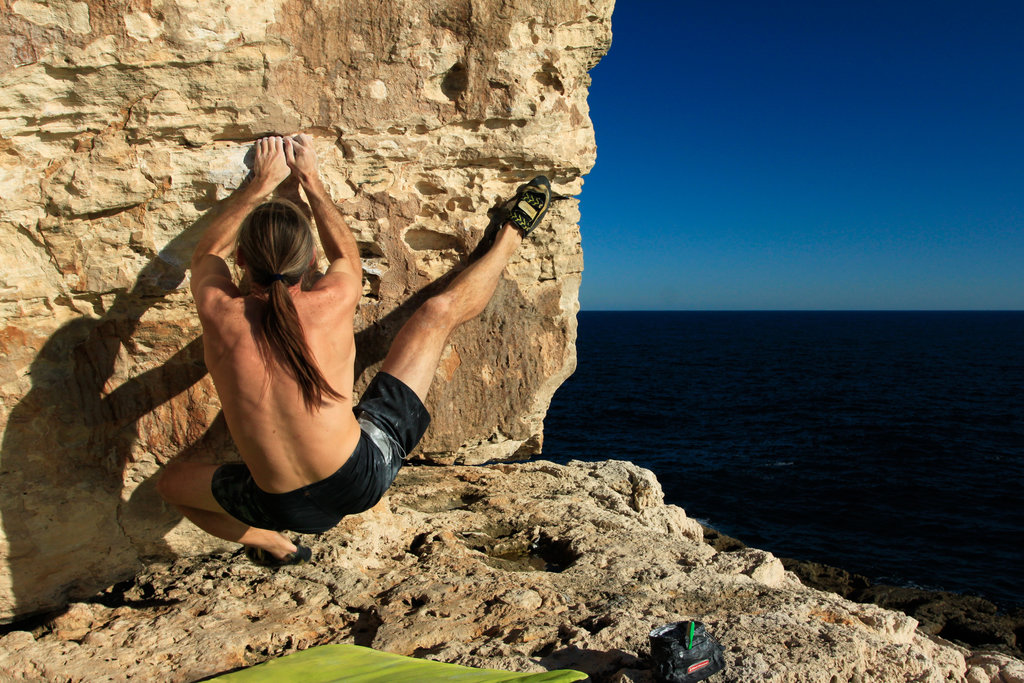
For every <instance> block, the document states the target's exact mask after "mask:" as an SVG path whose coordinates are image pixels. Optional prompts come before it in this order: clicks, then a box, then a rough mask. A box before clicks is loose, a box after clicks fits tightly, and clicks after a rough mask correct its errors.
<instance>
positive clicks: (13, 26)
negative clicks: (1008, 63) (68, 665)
mask: <svg viewBox="0 0 1024 683" xmlns="http://www.w3.org/2000/svg"><path fill="white" fill-rule="evenodd" d="M611 10H612V0H525V1H524V2H517V3H513V4H510V3H504V2H499V1H498V0H385V1H382V2H377V3H369V4H367V3H357V2H351V1H347V0H346V1H343V2H328V1H327V0H254V1H252V2H244V3H239V2H227V1H226V0H209V1H204V2H197V1H195V0H160V1H159V2H141V3H137V2H128V1H127V0H112V1H111V0H103V1H100V0H89V1H88V2H86V1H77V0H50V1H48V2H37V1H35V0H15V1H13V2H12V1H11V0H0V197H2V198H3V200H2V204H0V243H2V244H3V247H4V248H3V249H2V250H0V263H2V267H0V356H2V358H0V428H2V430H3V436H2V451H0V519H2V534H0V621H4V620H9V619H11V618H12V617H17V616H19V615H25V614H29V613H32V612H36V611H38V610H43V609H51V608H54V607H56V606H58V605H61V604H64V603H65V602H66V600H67V599H69V598H74V597H82V596H85V595H89V594H91V593H93V592H95V591H96V590H97V589H99V588H102V587H103V586H105V585H108V584H109V583H111V582H112V581H114V580H118V579H123V578H126V577H127V576H130V575H131V574H132V572H133V571H135V570H136V569H138V568H139V567H140V566H141V565H140V563H139V558H140V557H153V556H164V557H169V556H172V554H188V553H195V552H206V551H210V550H213V549H216V547H217V546H216V545H212V541H211V540H210V539H209V538H207V537H205V536H204V535H202V534H199V533H196V532H195V531H194V530H193V529H191V528H189V527H186V526H181V527H179V526H176V525H177V522H178V521H179V518H178V517H177V516H176V515H174V514H172V513H171V512H170V511H168V510H167V509H165V508H164V506H163V505H162V504H161V503H160V501H159V499H158V497H157V496H156V495H155V491H154V485H153V482H154V479H153V478H154V475H156V474H157V473H158V471H159V470H160V468H161V467H162V465H163V464H165V463H166V462H167V461H168V460H170V459H172V458H176V457H188V458H211V459H216V458H226V457H230V455H231V445H230V439H229V438H228V436H227V434H226V433H225V429H224V425H223V421H222V420H219V419H218V414H219V407H218V403H217V399H216V396H215V393H214V391H213V387H212V384H211V382H210V380H209V378H208V377H207V376H206V372H205V368H204V367H203V363H202V352H201V339H200V338H199V327H198V321H197V319H196V316H195V315H194V312H193V310H192V303H191V300H190V296H189V294H188V287H187V285H188V283H187V275H186V264H187V261H188V257H189V255H190V252H191V249H192V247H193V245H194V244H195V241H196V239H197V238H198V234H199V233H200V232H201V231H202V228H203V220H204V216H205V215H206V214H207V212H208V211H209V210H210V209H211V208H212V207H213V206H214V205H215V203H216V202H217V200H219V199H221V198H223V197H224V196H225V195H226V194H227V193H228V192H229V191H230V190H231V189H232V188H233V187H235V186H237V185H238V183H239V182H241V180H242V179H243V178H244V176H245V174H246V173H247V167H246V154H247V151H248V150H249V148H250V143H251V141H252V140H254V139H255V138H257V137H259V136H261V135H264V134H267V133H271V132H279V133H292V132H297V131H305V132H308V133H310V134H311V135H313V136H314V138H315V140H316V145H317V150H318V154H319V155H320V157H321V160H322V166H323V169H324V173H325V175H326V180H327V183H328V185H329V187H330V189H331V191H332V193H333V196H334V197H335V199H336V200H337V201H338V202H340V205H341V208H342V211H343V212H344V213H345V215H346V216H347V217H348V219H349V221H350V224H351V226H352V228H353V229H354V231H355V232H356V234H357V238H358V241H359V243H360V247H361V249H362V252H363V256H364V261H363V265H364V274H365V280H364V281H365V292H364V298H363V300H362V302H361V304H360V307H359V313H358V317H357V321H356V322H357V330H358V338H357V343H358V347H359V350H360V355H359V357H358V361H357V363H358V367H357V370H358V371H359V382H358V385H357V391H358V390H361V389H362V387H364V386H365V383H366V382H367V381H369V379H370V377H371V376H372V374H373V371H374V369H375V368H376V366H377V365H378V364H379V362H380V360H381V359H382V357H383V354H384V352H385V351H386V349H387V346H388V343H389V341H390V339H391V338H392V336H393V335H394V333H395V332H396V330H397V328H398V326H399V325H400V323H401V322H402V321H403V320H404V318H405V317H406V316H407V315H408V314H409V313H410V309H411V307H412V306H413V305H414V304H415V303H416V302H418V301H419V300H421V299H422V298H423V296H424V294H425V293H426V292H425V291H424V288H425V287H426V286H427V285H428V283H430V282H432V281H434V280H436V279H437V278H439V277H442V276H443V275H445V274H446V273H447V272H449V271H451V270H452V269H453V268H456V267H458V266H459V265H460V264H461V263H463V262H465V260H466V259H467V258H468V257H469V255H470V253H471V252H472V250H473V249H474V248H475V247H476V246H477V245H478V243H480V242H481V240H483V239H484V238H485V232H486V230H487V228H488V226H489V221H490V215H489V212H491V210H492V209H493V208H494V207H495V206H496V205H497V204H498V203H499V201H500V199H502V198H506V197H508V196H509V195H510V194H511V193H513V192H514V190H515V188H516V187H517V186H518V185H519V184H521V183H522V182H524V181H526V180H528V179H529V178H531V177H533V176H534V175H535V174H537V173H545V174H547V175H548V176H549V177H550V178H551V179H552V181H553V185H554V187H555V189H556V190H558V191H560V192H563V193H567V194H574V193H576V192H578V190H579V189H580V187H581V184H582V181H581V176H582V175H583V174H584V173H585V172H587V171H588V170H589V169H590V168H591V166H592V165H593V163H594V158H595V153H596V147H595V144H594V136H593V131H592V128H591V124H590V120H589V117H588V109H587V104H586V94H587V86H588V85H589V76H588V74H587V72H588V69H590V68H591V67H592V66H593V65H594V64H596V63H597V61H598V60H599V59H600V57H601V56H602V55H603V54H604V52H605V51H606V50H607V48H608V45H609V43H610V23H609V20H610V15H611ZM550 215H551V219H550V221H549V223H548V227H547V228H546V229H545V230H543V231H539V232H538V233H537V235H536V239H533V240H531V241H530V242H529V243H528V244H526V245H525V246H524V248H523V249H522V251H521V253H520V254H519V255H518V256H517V257H516V259H515V260H514V262H513V263H512V264H511V265H510V266H509V268H508V270H507V277H506V279H505V280H504V281H503V282H502V283H501V285H500V286H499V289H498V292H497V294H496V297H495V300H494V301H493V303H492V306H491V307H490V308H489V309H488V310H487V311H486V312H485V313H484V314H483V315H482V316H481V317H480V318H479V319H478V320H476V321H474V322H472V323H471V324H469V325H467V326H465V327H464V328H463V329H462V330H461V331H460V332H459V333H457V335H456V336H455V338H454V339H453V341H452V345H451V347H450V350H449V352H448V353H447V355H446V357H445V358H444V362H443V363H442V367H441V370H440V371H439V372H438V377H437V379H436V381H435V384H434V388H433V392H432V396H431V405H430V408H431V410H432V412H433V415H434V423H433V426H432V428H431V430H430V432H428V434H427V437H426V438H425V440H424V442H423V445H422V450H421V454H420V457H424V458H428V459H434V460H438V461H443V462H466V463H473V462H482V461H484V460H487V459H503V458H509V457H513V456H517V455H526V454H531V453H536V452H538V450H539V448H540V444H541V440H542V429H541V421H542V418H543V416H544V414H545V412H546V410H547V406H548V403H549V400H550V397H551V395H552V394H553V392H554V390H555V389H556V388H557V386H558V385H559V384H560V383H561V382H562V381H563V379H564V378H565V377H566V376H567V375H568V374H569V373H570V372H571V370H572V368H573V367H574V364H575V350H574V345H573V344H574V340H575V313H576V309H577V307H578V304H577V292H578V287H579V281H580V273H581V270H582V252H581V249H580V236H579V231H578V228H577V226H576V223H577V221H578V217H579V214H578V211H577V209H576V202H575V201H565V202H559V203H558V204H556V205H555V207H554V209H553V211H552V213H551V214H550ZM410 301H411V303H406V302H410Z"/></svg>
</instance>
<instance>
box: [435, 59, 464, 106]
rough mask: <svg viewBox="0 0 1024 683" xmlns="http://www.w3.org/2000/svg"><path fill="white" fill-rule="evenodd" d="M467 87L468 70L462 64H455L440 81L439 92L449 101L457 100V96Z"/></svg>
mask: <svg viewBox="0 0 1024 683" xmlns="http://www.w3.org/2000/svg"><path fill="white" fill-rule="evenodd" d="M468 87H469V69H467V68H466V65H465V64H463V63H462V62H456V63H455V64H454V65H453V66H452V68H450V69H448V73H446V74H445V75H444V79H443V80H442V81H441V92H443V93H444V95H445V97H447V98H448V99H449V100H451V101H453V102H454V101H455V100H457V99H459V95H461V94H462V93H463V92H465V91H466V88H468Z"/></svg>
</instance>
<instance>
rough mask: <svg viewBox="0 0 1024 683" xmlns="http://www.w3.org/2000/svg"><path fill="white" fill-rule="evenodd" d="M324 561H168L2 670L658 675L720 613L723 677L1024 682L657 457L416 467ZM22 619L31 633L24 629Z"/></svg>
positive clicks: (60, 624)
mask: <svg viewBox="0 0 1024 683" xmlns="http://www.w3.org/2000/svg"><path fill="white" fill-rule="evenodd" d="M306 540H307V541H308V542H311V544H312V546H313V548H314V551H315V553H316V561H315V562H314V563H313V564H310V565H306V566H301V567H292V568H287V569H282V570H278V571H271V570H267V569H263V568H261V567H256V566H253V565H251V564H249V563H248V562H247V561H245V560H244V559H243V558H242V557H241V556H240V555H239V554H238V553H223V554H220V555H214V556H206V557H192V558H179V559H177V560H174V561H171V562H161V561H155V562H153V563H151V564H149V565H148V566H147V568H146V570H145V571H143V572H142V573H140V574H139V575H138V576H137V577H136V578H135V579H134V580H132V581H128V582H125V583H123V584H119V585H116V586H113V587H111V588H110V589H108V590H107V591H105V592H104V593H103V594H102V595H100V596H97V597H96V598H95V599H93V600H91V601H87V602H80V603H76V604H73V605H71V606H70V608H68V609H67V610H66V611H65V612H63V613H62V614H60V615H57V616H51V617H48V618H45V619H40V620H36V621H35V622H34V623H33V622H22V624H20V625H15V627H14V628H9V629H8V631H7V633H6V634H5V635H3V637H2V638H0V671H4V672H6V674H7V676H9V677H12V678H15V679H22V678H25V679H34V680H49V681H64V680H74V681H79V680H89V681H115V680H116V681H121V680H126V679H127V680H140V679H142V680H169V681H194V680H198V679H201V678H204V677H207V676H210V675H213V674H217V673H220V672H226V671H231V670H234V669H237V668H239V667H245V666H249V665H253V664H256V663H259V662H262V661H265V660H267V659H269V658H273V657H278V656H281V655H284V654H287V653H289V652H293V651H295V650H297V649H303V648H306V647H310V646H313V645H319V644H324V643H332V642H354V643H357V644H360V645H368V646H372V647H374V648H378V649H381V650H387V651H390V652H397V653H401V654H407V655H414V656H418V657H428V658H431V659H436V660H441V661H447V662H455V663H459V664H464V665H470V666H483V667H489V668H502V669H512V670H520V671H541V670H544V669H550V668H558V667H571V668H575V669H579V670H581V671H585V672H587V673H588V674H590V676H591V677H592V679H593V680H594V681H599V682H600V681H616V682H621V681H650V680H653V677H652V673H651V668H652V665H651V662H650V661H649V659H648V653H649V648H648V639H647V634H648V632H649V631H650V629H651V628H653V627H654V626H658V625H661V624H665V623H669V622H673V621H678V620H683V619H693V618H695V619H699V620H701V621H704V622H705V623H706V624H707V625H708V627H709V629H710V631H711V632H712V633H713V634H715V635H716V636H717V637H718V638H719V640H721V642H722V643H723V645H724V647H725V649H726V659H727V663H728V669H727V671H726V672H725V673H724V674H722V675H720V676H718V677H716V679H717V680H721V681H723V682H724V681H733V682H737V683H739V682H743V683H747V682H749V681H829V680H831V681H836V682H838V681H860V682H862V683H868V682H869V681H870V682H872V683H875V682H885V681H909V680H913V681H935V682H938V681H969V682H970V683H980V682H983V681H984V682H989V681H993V682H994V681H1000V682H1004V683H1005V682H1010V681H1024V663H1022V662H1020V661H1018V660H1015V659H1013V658H1011V657H1009V656H1007V655H1005V654H998V653H994V652H989V653H972V652H971V651H969V650H968V649H966V648H963V647H960V646H957V645H955V644H953V643H951V642H948V641H945V640H943V639H942V638H939V637H933V636H929V635H927V634H925V633H922V632H920V631H919V630H917V628H916V626H917V622H916V621H915V620H914V619H912V618H910V617H907V616H905V615H904V614H902V613H899V612H895V611H888V610H885V609H882V608H880V607H877V606H874V605H868V604H859V603H856V602H852V601H850V600H847V599H845V598H843V597H841V596H839V595H837V594H835V593H831V592H824V591H819V590H816V589H814V588H810V587H807V586H805V585H803V584H802V583H801V581H800V580H799V579H798V578H797V576H796V575H795V574H794V573H792V572H789V571H786V570H785V569H784V567H783V564H782V562H781V561H780V560H778V559H777V558H775V557H773V556H772V555H771V554H770V553H767V552H764V551H762V550H756V549H753V548H746V547H737V548H735V549H734V550H729V551H725V550H722V551H719V550H716V549H715V548H714V547H713V546H712V545H711V544H710V543H709V542H707V541H706V540H705V539H704V534H703V530H702V528H701V527H700V525H699V524H697V523H696V522H695V521H693V520H691V519H689V518H687V517H686V514H685V513H684V512H683V510H682V509H680V508H678V507H675V506H667V505H664V504H663V500H662V493H661V487H660V485H659V484H658V482H657V480H656V479H655V477H654V476H653V474H651V473H650V472H648V471H647V470H643V469H641V468H638V467H636V466H634V465H631V464H628V463H623V462H617V461H609V462H602V463H571V464H570V465H568V466H561V465H555V464H552V463H546V462H532V463H526V464H515V465H512V464H501V465H490V466H483V467H464V466H463V467H460V466H450V467H437V466H433V467H431V466H422V467H408V468H406V469H405V470H404V471H403V472H402V473H401V476H400V478H399V480H398V482H397V483H396V485H395V487H394V488H393V489H392V491H391V492H390V494H389V495H388V496H387V497H386V498H385V500H384V501H382V503H381V504H380V505H378V506H377V507H376V508H375V509H373V510H371V511H369V512H367V513H365V514H363V515H360V516H358V517H353V518H350V519H348V520H346V521H345V522H344V523H343V524H342V525H340V526H339V527H337V528H336V529H334V530H332V531H331V532H329V533H327V534H325V535H323V536H321V537H319V538H312V537H310V538H307V539H306ZM19 629H21V630H19Z"/></svg>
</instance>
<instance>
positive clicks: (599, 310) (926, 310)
mask: <svg viewBox="0 0 1024 683" xmlns="http://www.w3.org/2000/svg"><path fill="white" fill-rule="evenodd" d="M578 312H579V313H1024V308H582V307H581V308H580V310H579V311H578Z"/></svg>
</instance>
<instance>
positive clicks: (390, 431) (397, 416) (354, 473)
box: [212, 372, 430, 534]
mask: <svg viewBox="0 0 1024 683" xmlns="http://www.w3.org/2000/svg"><path fill="white" fill-rule="evenodd" d="M354 412H355V414H356V418H357V419H358V420H359V426H360V429H361V431H362V434H361V435H360V438H359V444H358V445H357V446H356V449H355V451H353V452H352V455H351V456H349V459H348V460H346V461H345V464H344V465H342V466H341V468H340V469H338V471H337V472H335V473H334V474H332V475H330V476H329V477H327V478H326V479H321V480H320V481H318V482H314V483H312V484H310V485H308V486H303V487H302V488H299V489H296V490H294V491H289V492H287V493H267V492H266V491H263V490H262V489H260V488H259V487H258V486H256V482H255V481H253V479H252V474H250V472H249V468H248V467H246V466H245V464H243V463H232V464H229V465H222V466H221V467H219V468H218V469H217V471H216V472H214V474H213V484H212V488H213V497H214V498H216V499H217V502H218V503H220V505H221V507H223V508H224V509H225V510H226V511H227V512H228V514H230V515H231V516H232V517H234V518H236V519H239V520H241V521H243V522H245V523H246V524H248V525H249V526H254V527H258V528H260V529H273V530H274V531H284V530H286V529H287V530H290V531H295V532H298V533H302V534H319V533H323V532H324V531H327V530H328V529H330V528H332V527H333V526H335V525H336V524H337V523H338V522H340V521H341V519H342V517H344V516H346V515H354V514H356V513H359V512H363V511H364V510H369V509H370V508H371V507H373V506H374V505H376V504H377V501H379V500H380V499H381V497H382V496H383V495H384V492H385V491H387V490H388V487H390V486H391V483H392V482H393V481H394V480H395V477H396V476H397V475H398V470H399V469H400V468H401V467H402V463H403V462H404V461H405V457H406V456H407V455H408V454H409V451H411V450H412V449H413V448H415V447H416V444H417V443H419V441H420V439H421V438H423V433H424V432H426V431H427V426H428V425H429V424H430V413H428V412H427V409H426V407H425V406H424V405H423V403H422V401H420V399H419V397H418V396H417V395H416V393H415V392H414V391H413V390H412V389H410V388H409V387H407V386H406V385H405V384H404V383H403V382H402V381H401V380H399V379H397V378H395V377H393V376H391V375H389V374H387V373H385V372H379V373H377V376H376V377H374V378H373V381H372V382H370V385H369V386H368V387H366V391H365V392H363V396H362V399H361V400H360V401H359V405H357V406H356V407H355V410H354Z"/></svg>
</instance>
